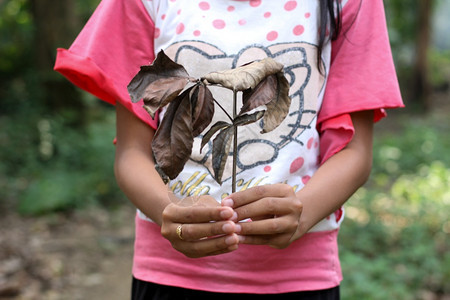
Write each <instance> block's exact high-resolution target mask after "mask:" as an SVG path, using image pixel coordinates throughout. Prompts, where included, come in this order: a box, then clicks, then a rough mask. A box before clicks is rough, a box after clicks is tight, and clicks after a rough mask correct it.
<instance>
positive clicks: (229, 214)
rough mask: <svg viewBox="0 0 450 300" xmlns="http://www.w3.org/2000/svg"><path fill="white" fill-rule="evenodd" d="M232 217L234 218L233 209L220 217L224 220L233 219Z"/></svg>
mask: <svg viewBox="0 0 450 300" xmlns="http://www.w3.org/2000/svg"><path fill="white" fill-rule="evenodd" d="M232 216H233V210H231V209H224V210H222V211H221V212H220V217H221V218H222V219H225V220H227V219H229V218H231V217H232Z"/></svg>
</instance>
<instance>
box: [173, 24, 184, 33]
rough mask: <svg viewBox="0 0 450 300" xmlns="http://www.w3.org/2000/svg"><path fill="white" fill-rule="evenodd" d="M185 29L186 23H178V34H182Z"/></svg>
mask: <svg viewBox="0 0 450 300" xmlns="http://www.w3.org/2000/svg"><path fill="white" fill-rule="evenodd" d="M183 31H184V24H183V23H180V24H178V25H177V28H176V30H175V32H176V33H177V34H181V33H183Z"/></svg>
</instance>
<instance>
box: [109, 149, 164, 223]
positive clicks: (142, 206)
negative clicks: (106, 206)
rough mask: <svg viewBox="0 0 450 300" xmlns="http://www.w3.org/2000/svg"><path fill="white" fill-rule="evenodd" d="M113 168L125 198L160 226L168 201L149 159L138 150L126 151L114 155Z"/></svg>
mask: <svg viewBox="0 0 450 300" xmlns="http://www.w3.org/2000/svg"><path fill="white" fill-rule="evenodd" d="M114 168H115V174H116V179H117V183H118V185H119V187H120V188H121V190H122V191H123V192H124V194H125V195H126V196H127V198H128V199H129V200H130V201H131V202H132V203H133V204H134V205H135V206H136V207H137V208H138V209H139V210H140V211H142V212H143V213H144V214H145V215H146V216H148V217H149V218H151V219H152V220H153V221H155V222H156V223H157V224H158V225H161V222H162V219H161V218H162V212H163V210H164V208H165V207H166V206H167V205H168V204H169V203H170V199H169V196H168V191H167V187H166V186H165V185H164V183H163V182H162V180H161V178H160V177H159V175H158V173H157V172H156V171H155V168H154V164H153V162H152V161H151V159H149V158H148V157H147V155H146V154H144V153H142V152H141V151H139V150H135V149H127V150H125V151H121V152H120V154H117V155H116V161H115V166H114Z"/></svg>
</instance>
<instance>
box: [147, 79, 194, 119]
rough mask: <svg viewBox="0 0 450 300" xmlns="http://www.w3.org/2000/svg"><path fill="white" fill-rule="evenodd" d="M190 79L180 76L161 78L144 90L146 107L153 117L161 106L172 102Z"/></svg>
mask: <svg viewBox="0 0 450 300" xmlns="http://www.w3.org/2000/svg"><path fill="white" fill-rule="evenodd" d="M187 83H188V81H187V80H186V79H185V78H180V77H168V78H161V79H158V80H156V81H154V82H152V83H150V84H149V85H148V86H147V88H146V89H145V90H144V91H143V94H142V98H143V99H144V108H145V110H146V111H147V112H148V113H149V114H150V116H151V117H152V118H155V113H156V112H157V111H158V109H160V108H161V107H164V106H166V105H167V104H169V103H170V102H172V101H173V100H174V99H175V98H176V97H177V96H178V94H179V93H180V92H181V91H182V90H183V89H184V87H185V86H186V84H187Z"/></svg>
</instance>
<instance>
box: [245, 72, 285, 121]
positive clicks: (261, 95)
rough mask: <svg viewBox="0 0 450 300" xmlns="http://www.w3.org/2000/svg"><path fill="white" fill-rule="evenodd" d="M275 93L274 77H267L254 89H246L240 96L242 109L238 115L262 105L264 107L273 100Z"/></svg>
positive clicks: (275, 81) (275, 80)
mask: <svg viewBox="0 0 450 300" xmlns="http://www.w3.org/2000/svg"><path fill="white" fill-rule="evenodd" d="M276 91H277V77H276V75H269V76H267V77H266V78H265V79H264V80H262V81H261V82H260V83H259V84H258V85H257V86H256V87H255V88H254V89H248V90H245V91H244V92H243V95H242V104H243V105H242V108H241V111H240V113H239V114H240V115H241V114H243V113H246V112H249V111H251V110H252V109H255V108H257V107H260V106H262V105H266V104H267V103H269V102H270V101H272V100H273V99H274V98H275V95H276Z"/></svg>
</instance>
